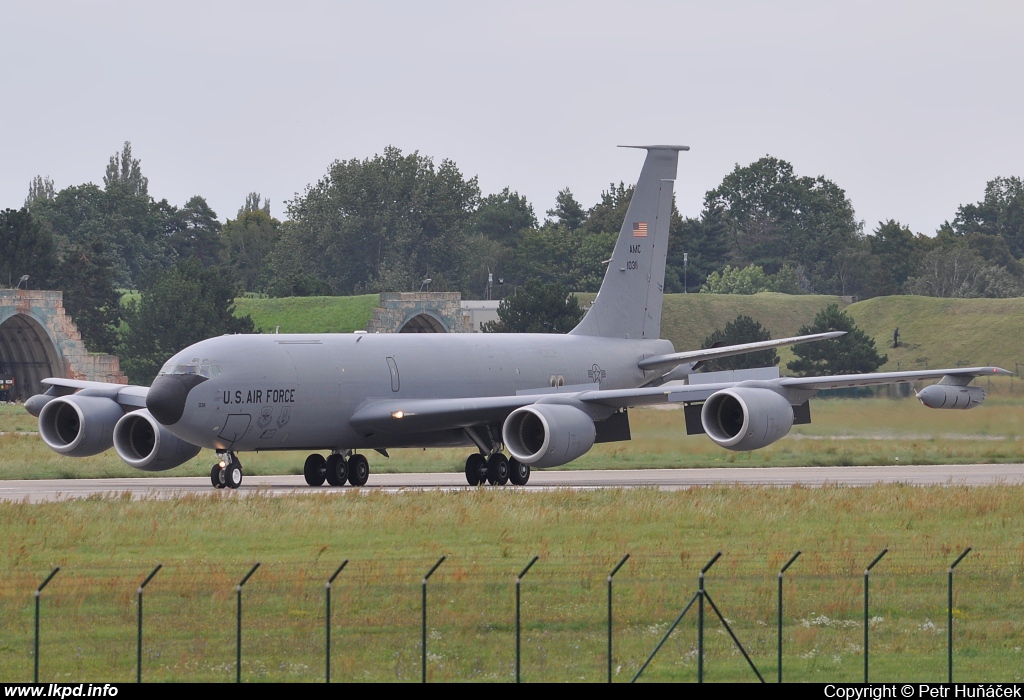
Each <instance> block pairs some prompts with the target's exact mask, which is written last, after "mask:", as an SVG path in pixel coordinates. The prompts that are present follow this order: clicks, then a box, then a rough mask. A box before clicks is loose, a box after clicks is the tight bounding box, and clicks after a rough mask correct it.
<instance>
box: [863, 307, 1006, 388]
mask: <svg viewBox="0 0 1024 700" xmlns="http://www.w3.org/2000/svg"><path fill="white" fill-rule="evenodd" d="M847 311H848V312H849V313H850V315H851V316H853V319H854V321H856V323H857V326H858V327H859V328H861V329H862V330H863V331H864V332H865V333H867V334H868V335H871V336H874V338H875V344H876V345H877V346H878V347H879V350H880V351H881V352H884V353H886V354H888V356H889V362H888V364H886V365H885V366H884V367H883V369H884V370H887V371H893V370H895V369H896V366H897V363H899V367H900V369H904V370H907V369H919V368H920V369H923V368H925V367H957V366H964V367H975V366H979V365H996V366H999V367H1004V368H1006V369H1009V370H1010V371H1011V372H1012V371H1015V368H1016V365H1017V363H1024V348H1022V347H1021V338H1024V298H1016V299H937V298H934V297H913V296H895V297H879V298H877V299H869V300H867V301H862V302H858V303H856V304H852V305H850V306H849V307H848V308H847ZM897 326H899V329H900V346H901V347H899V348H893V347H892V331H893V329H894V328H896V327H897Z"/></svg>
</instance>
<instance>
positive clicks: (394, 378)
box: [388, 357, 402, 391]
mask: <svg viewBox="0 0 1024 700" xmlns="http://www.w3.org/2000/svg"><path fill="white" fill-rule="evenodd" d="M388 369H389V370H391V391H398V390H399V389H400V388H401V386H402V384H401V381H400V379H399V377H398V363H397V362H395V358H393V357H389V358H388Z"/></svg>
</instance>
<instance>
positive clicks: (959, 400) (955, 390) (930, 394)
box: [916, 384, 985, 410]
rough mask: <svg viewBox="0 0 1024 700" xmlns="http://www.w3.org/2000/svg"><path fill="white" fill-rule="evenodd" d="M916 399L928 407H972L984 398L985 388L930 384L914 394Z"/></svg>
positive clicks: (961, 408) (963, 408)
mask: <svg viewBox="0 0 1024 700" xmlns="http://www.w3.org/2000/svg"><path fill="white" fill-rule="evenodd" d="M916 396H917V399H918V401H920V402H921V403H923V404H924V405H925V406H927V407H928V408H944V409H950V408H955V409H960V410H966V409H968V408H974V407H975V406H978V405H980V404H981V402H982V401H984V400H985V390H984V389H982V388H981V387H980V386H954V385H950V384H932V385H931V386H926V387H925V388H924V389H921V391H919V392H917V394H916Z"/></svg>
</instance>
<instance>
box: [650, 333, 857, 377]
mask: <svg viewBox="0 0 1024 700" xmlns="http://www.w3.org/2000/svg"><path fill="white" fill-rule="evenodd" d="M842 335H846V331H830V332H828V333H814V334H812V335H798V336H795V337H793V338H779V339H778V340H762V341H760V342H757V343H742V344H741V345H724V346H722V347H718V348H707V349H705V350H689V351H687V352H674V353H672V354H670V355H655V356H654V357H648V358H646V359H644V360H640V362H638V363H637V365H638V366H639V367H640V369H642V370H657V369H671V368H672V367H676V366H678V365H681V364H683V363H685V362H707V361H708V360H717V359H718V358H720V357H732V356H733V355H743V354H746V353H748V352H757V351H759V350H768V349H770V348H781V347H785V346H787V345H799V344H800V343H812V342H814V341H816V340H827V339H829V338H838V337H839V336H842Z"/></svg>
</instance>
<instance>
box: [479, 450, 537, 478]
mask: <svg viewBox="0 0 1024 700" xmlns="http://www.w3.org/2000/svg"><path fill="white" fill-rule="evenodd" d="M529 480H530V465H529V464H523V463H522V462H520V461H519V460H518V459H516V458H515V457H513V458H512V459H508V458H507V457H505V455H503V454H502V453H500V452H495V453H494V454H492V455H489V456H487V457H485V456H484V455H482V454H480V453H479V452H475V453H473V454H471V455H470V456H469V457H467V458H466V482H467V483H468V484H469V485H470V486H477V485H479V484H483V483H485V482H486V483H488V484H490V485H491V486H504V485H505V484H507V483H509V482H512V483H513V484H514V485H516V486H526V482H528V481H529Z"/></svg>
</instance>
